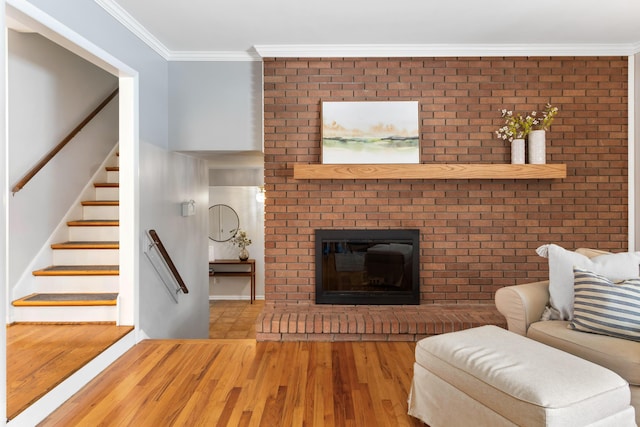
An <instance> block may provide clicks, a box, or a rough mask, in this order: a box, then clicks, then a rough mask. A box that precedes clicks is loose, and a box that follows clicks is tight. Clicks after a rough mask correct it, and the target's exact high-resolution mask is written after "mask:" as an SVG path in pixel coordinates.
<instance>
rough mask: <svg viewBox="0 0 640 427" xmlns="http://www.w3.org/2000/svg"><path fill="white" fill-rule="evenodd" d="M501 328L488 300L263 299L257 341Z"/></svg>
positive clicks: (396, 337)
mask: <svg viewBox="0 0 640 427" xmlns="http://www.w3.org/2000/svg"><path fill="white" fill-rule="evenodd" d="M488 324H492V325H498V326H500V327H503V328H506V321H505V319H504V317H503V316H502V315H501V314H500V313H498V311H497V310H496V308H495V306H494V305H490V304H473V305H472V304H456V305H425V304H423V305H415V306H414V305H403V306H373V305H368V306H364V305H363V306H360V305H358V306H353V305H309V304H295V305H294V304H291V305H277V304H269V303H266V304H265V308H264V310H263V311H262V313H261V314H260V315H259V316H258V319H257V322H256V339H257V340H258V341H416V340H419V339H421V338H424V337H427V336H430V335H436V334H442V333H446V332H453V331H458V330H461V329H468V328H473V327H476V326H482V325H488Z"/></svg>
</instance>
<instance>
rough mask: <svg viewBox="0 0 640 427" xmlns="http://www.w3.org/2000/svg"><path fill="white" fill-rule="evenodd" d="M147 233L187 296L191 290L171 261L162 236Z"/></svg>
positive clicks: (154, 231) (152, 232)
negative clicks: (161, 238)
mask: <svg viewBox="0 0 640 427" xmlns="http://www.w3.org/2000/svg"><path fill="white" fill-rule="evenodd" d="M147 233H148V234H149V237H151V240H152V241H153V245H154V246H155V247H156V248H157V249H158V252H160V255H162V258H163V260H164V262H165V263H166V265H167V268H169V271H171V274H173V277H174V278H175V279H176V282H177V283H178V286H179V287H180V290H181V291H182V292H184V293H185V294H188V293H189V289H187V285H186V284H185V283H184V280H182V277H180V273H178V269H177V268H176V266H175V264H174V263H173V261H172V260H171V257H170V256H169V253H168V252H167V250H166V249H165V247H164V245H163V244H162V241H161V240H160V236H158V233H157V232H156V230H148V231H147Z"/></svg>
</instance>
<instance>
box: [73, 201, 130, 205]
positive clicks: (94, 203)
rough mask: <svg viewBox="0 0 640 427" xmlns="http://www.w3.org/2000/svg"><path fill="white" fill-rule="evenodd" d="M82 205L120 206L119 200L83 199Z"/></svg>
mask: <svg viewBox="0 0 640 427" xmlns="http://www.w3.org/2000/svg"><path fill="white" fill-rule="evenodd" d="M81 204H82V206H120V201H119V200H85V201H84V202H81Z"/></svg>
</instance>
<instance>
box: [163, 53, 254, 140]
mask: <svg viewBox="0 0 640 427" xmlns="http://www.w3.org/2000/svg"><path fill="white" fill-rule="evenodd" d="M169 81H170V87H169V99H170V104H169V136H170V139H169V141H170V142H169V145H170V148H171V149H172V150H175V151H216V150H224V151H229V150H234V151H252V150H253V151H262V63H261V62H171V63H170V64H169Z"/></svg>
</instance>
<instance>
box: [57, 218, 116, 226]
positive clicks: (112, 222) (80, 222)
mask: <svg viewBox="0 0 640 427" xmlns="http://www.w3.org/2000/svg"><path fill="white" fill-rule="evenodd" d="M67 225H68V226H69V227H118V226H119V225H120V221H119V220H117V219H77V220H74V221H69V222H67Z"/></svg>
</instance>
